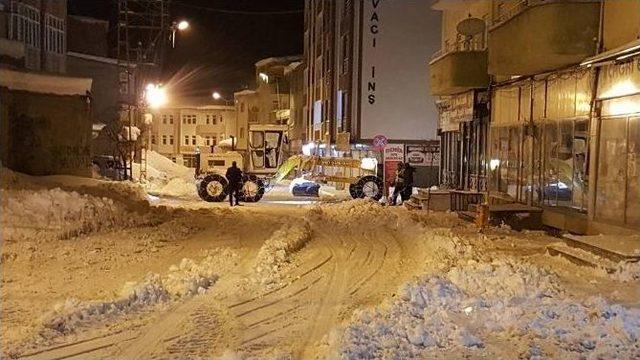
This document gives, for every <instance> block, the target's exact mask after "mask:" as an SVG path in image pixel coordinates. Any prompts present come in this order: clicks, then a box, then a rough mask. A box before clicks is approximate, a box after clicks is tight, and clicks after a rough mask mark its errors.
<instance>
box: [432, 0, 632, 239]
mask: <svg viewBox="0 0 640 360" xmlns="http://www.w3.org/2000/svg"><path fill="white" fill-rule="evenodd" d="M434 8H435V9H438V10H441V11H442V13H443V24H444V25H443V35H442V39H443V40H442V50H441V53H440V54H436V56H435V57H434V59H433V60H432V61H431V63H430V65H429V67H430V71H431V75H430V77H431V79H432V84H431V91H432V93H433V94H436V95H438V96H439V105H440V133H441V141H442V142H443V149H445V150H444V151H445V154H443V175H442V182H443V185H445V186H449V187H450V188H455V189H464V190H475V191H480V192H484V191H486V192H488V194H489V196H490V198H491V199H492V201H494V202H496V201H497V202H518V203H522V204H527V205H532V206H536V207H541V208H542V209H543V210H544V212H543V222H544V223H545V224H546V225H548V226H552V227H556V228H559V229H564V230H569V231H572V232H575V233H598V232H602V231H604V232H615V233H633V232H637V230H638V229H640V219H639V218H640V213H639V212H638V211H639V210H640V209H639V208H638V206H639V205H638V204H640V192H639V190H638V188H639V187H640V180H639V179H640V178H639V177H638V176H639V174H638V172H637V170H636V169H638V166H639V165H640V162H639V161H640V160H639V159H640V157H638V148H639V146H640V131H637V129H638V126H640V125H639V121H640V120H638V115H639V113H640V107H639V106H638V104H640V101H639V100H640V98H638V96H639V95H638V93H639V92H640V65H639V63H638V57H639V55H640V40H639V39H640V1H637V0H629V1H615V0H605V1H533V0H532V1H482V0H476V1H467V2H464V3H463V2H455V3H454V2H448V1H439V2H438V3H436V4H435V5H434ZM464 14H466V15H467V16H466V17H465V16H464ZM468 19H472V20H468ZM556 19H562V21H556ZM472 22H474V23H475V24H476V25H477V24H482V25H483V26H476V25H474V26H476V30H477V29H482V28H484V31H477V32H476V33H474V34H468V33H467V34H465V33H464V32H465V31H466V30H468V29H469V27H473V26H471V25H472V24H471V23H472ZM465 23H466V24H465ZM470 24H471V25H470ZM461 30H462V31H461ZM451 39H454V40H451ZM481 39H484V41H485V43H484V44H483V45H482V46H480V45H476V44H477V43H479V42H481V41H483V40H481ZM451 44H455V45H451ZM483 69H485V70H484V73H483ZM487 75H488V76H489V78H487ZM487 80H490V81H487ZM489 84H491V87H490V89H491V91H490V92H489V93H488V95H486V96H485V95H482V96H479V94H485V93H486V92H487V91H488V89H489V86H488V85H489ZM471 94H474V95H473V97H472V96H471ZM487 102H488V103H489V104H490V105H489V108H490V114H489V118H490V120H489V119H487V116H486V115H487V112H486V111H485V109H486V106H484V105H482V104H483V103H487ZM487 121H488V125H487V124H486V123H487ZM478 127H480V128H481V130H476V129H478ZM456 159H459V160H456ZM482 177H484V179H485V183H484V184H483V183H482V181H478V180H475V181H474V178H476V179H481V178H482Z"/></svg>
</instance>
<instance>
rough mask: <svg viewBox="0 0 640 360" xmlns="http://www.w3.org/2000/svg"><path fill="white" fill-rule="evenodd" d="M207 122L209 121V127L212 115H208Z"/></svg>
mask: <svg viewBox="0 0 640 360" xmlns="http://www.w3.org/2000/svg"><path fill="white" fill-rule="evenodd" d="M206 121H207V125H209V124H210V122H211V116H210V115H208V114H207V120H206ZM207 145H208V144H207Z"/></svg>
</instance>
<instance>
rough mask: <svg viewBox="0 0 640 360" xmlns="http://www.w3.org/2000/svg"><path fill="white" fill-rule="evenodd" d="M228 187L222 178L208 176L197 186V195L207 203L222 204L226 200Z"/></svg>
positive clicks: (212, 175)
mask: <svg viewBox="0 0 640 360" xmlns="http://www.w3.org/2000/svg"><path fill="white" fill-rule="evenodd" d="M228 185H229V183H228V182H227V179H225V177H224V176H221V175H218V174H209V175H207V176H205V178H204V179H202V181H200V183H199V184H198V195H200V198H201V199H202V200H204V201H207V202H222V201H224V199H226V198H227V195H228V192H227V189H228Z"/></svg>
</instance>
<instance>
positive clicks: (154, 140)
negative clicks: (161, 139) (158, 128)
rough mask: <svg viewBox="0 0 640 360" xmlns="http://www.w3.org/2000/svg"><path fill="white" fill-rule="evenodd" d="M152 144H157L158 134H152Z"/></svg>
mask: <svg viewBox="0 0 640 360" xmlns="http://www.w3.org/2000/svg"><path fill="white" fill-rule="evenodd" d="M151 144H153V145H155V144H156V136H155V135H153V134H152V135H151Z"/></svg>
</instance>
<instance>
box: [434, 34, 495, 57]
mask: <svg viewBox="0 0 640 360" xmlns="http://www.w3.org/2000/svg"><path fill="white" fill-rule="evenodd" d="M485 49H486V46H485V42H484V36H482V35H480V36H476V37H473V38H465V39H458V40H457V41H455V42H445V43H444V44H442V49H440V50H438V51H436V52H435V53H434V54H433V55H432V56H431V60H435V59H438V58H441V57H443V56H445V55H449V54H451V53H456V52H463V51H482V50H485Z"/></svg>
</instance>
